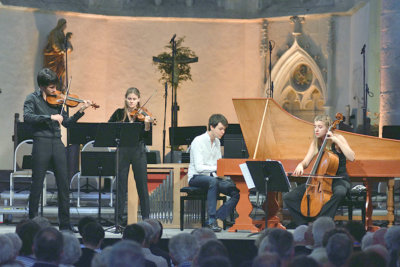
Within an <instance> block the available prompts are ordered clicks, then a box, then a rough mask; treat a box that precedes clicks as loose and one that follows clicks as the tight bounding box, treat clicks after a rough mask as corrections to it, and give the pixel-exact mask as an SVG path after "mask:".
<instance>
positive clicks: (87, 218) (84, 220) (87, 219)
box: [78, 216, 97, 236]
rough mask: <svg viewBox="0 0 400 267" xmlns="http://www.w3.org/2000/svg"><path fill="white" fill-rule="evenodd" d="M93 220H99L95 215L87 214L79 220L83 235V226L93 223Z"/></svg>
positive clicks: (79, 227)
mask: <svg viewBox="0 0 400 267" xmlns="http://www.w3.org/2000/svg"><path fill="white" fill-rule="evenodd" d="M91 222H97V220H96V218H95V217H92V216H85V217H82V218H81V219H79V222H78V232H79V234H80V235H81V236H82V233H83V228H84V227H85V226H86V224H88V223H91Z"/></svg>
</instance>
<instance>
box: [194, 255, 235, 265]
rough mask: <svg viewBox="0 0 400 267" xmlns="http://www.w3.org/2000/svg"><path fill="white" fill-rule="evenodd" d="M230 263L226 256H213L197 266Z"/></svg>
mask: <svg viewBox="0 0 400 267" xmlns="http://www.w3.org/2000/svg"><path fill="white" fill-rule="evenodd" d="M231 266H232V265H231V263H230V261H229V259H228V258H227V257H221V256H213V257H209V258H207V259H205V260H204V261H203V262H202V263H201V264H200V265H199V267H231Z"/></svg>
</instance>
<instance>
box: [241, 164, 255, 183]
mask: <svg viewBox="0 0 400 267" xmlns="http://www.w3.org/2000/svg"><path fill="white" fill-rule="evenodd" d="M239 167H240V170H241V171H242V174H243V178H244V180H245V181H246V185H247V187H248V188H249V189H252V188H254V187H256V186H255V184H254V182H253V178H251V174H250V172H249V168H248V167H247V164H246V163H243V164H240V165H239Z"/></svg>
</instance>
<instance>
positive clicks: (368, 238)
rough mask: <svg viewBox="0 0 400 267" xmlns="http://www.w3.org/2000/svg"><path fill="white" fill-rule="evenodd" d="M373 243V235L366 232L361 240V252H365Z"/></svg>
mask: <svg viewBox="0 0 400 267" xmlns="http://www.w3.org/2000/svg"><path fill="white" fill-rule="evenodd" d="M373 243H374V233H372V232H367V233H366V234H365V235H364V236H363V238H362V240H361V250H365V249H366V248H367V247H369V246H371V245H373Z"/></svg>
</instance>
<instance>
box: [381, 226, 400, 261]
mask: <svg viewBox="0 0 400 267" xmlns="http://www.w3.org/2000/svg"><path fill="white" fill-rule="evenodd" d="M384 238H385V243H386V248H387V249H388V251H389V255H390V260H389V265H388V266H389V267H396V266H397V260H398V257H399V252H400V226H392V227H390V228H389V229H388V230H387V232H386V234H385V236H384Z"/></svg>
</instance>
